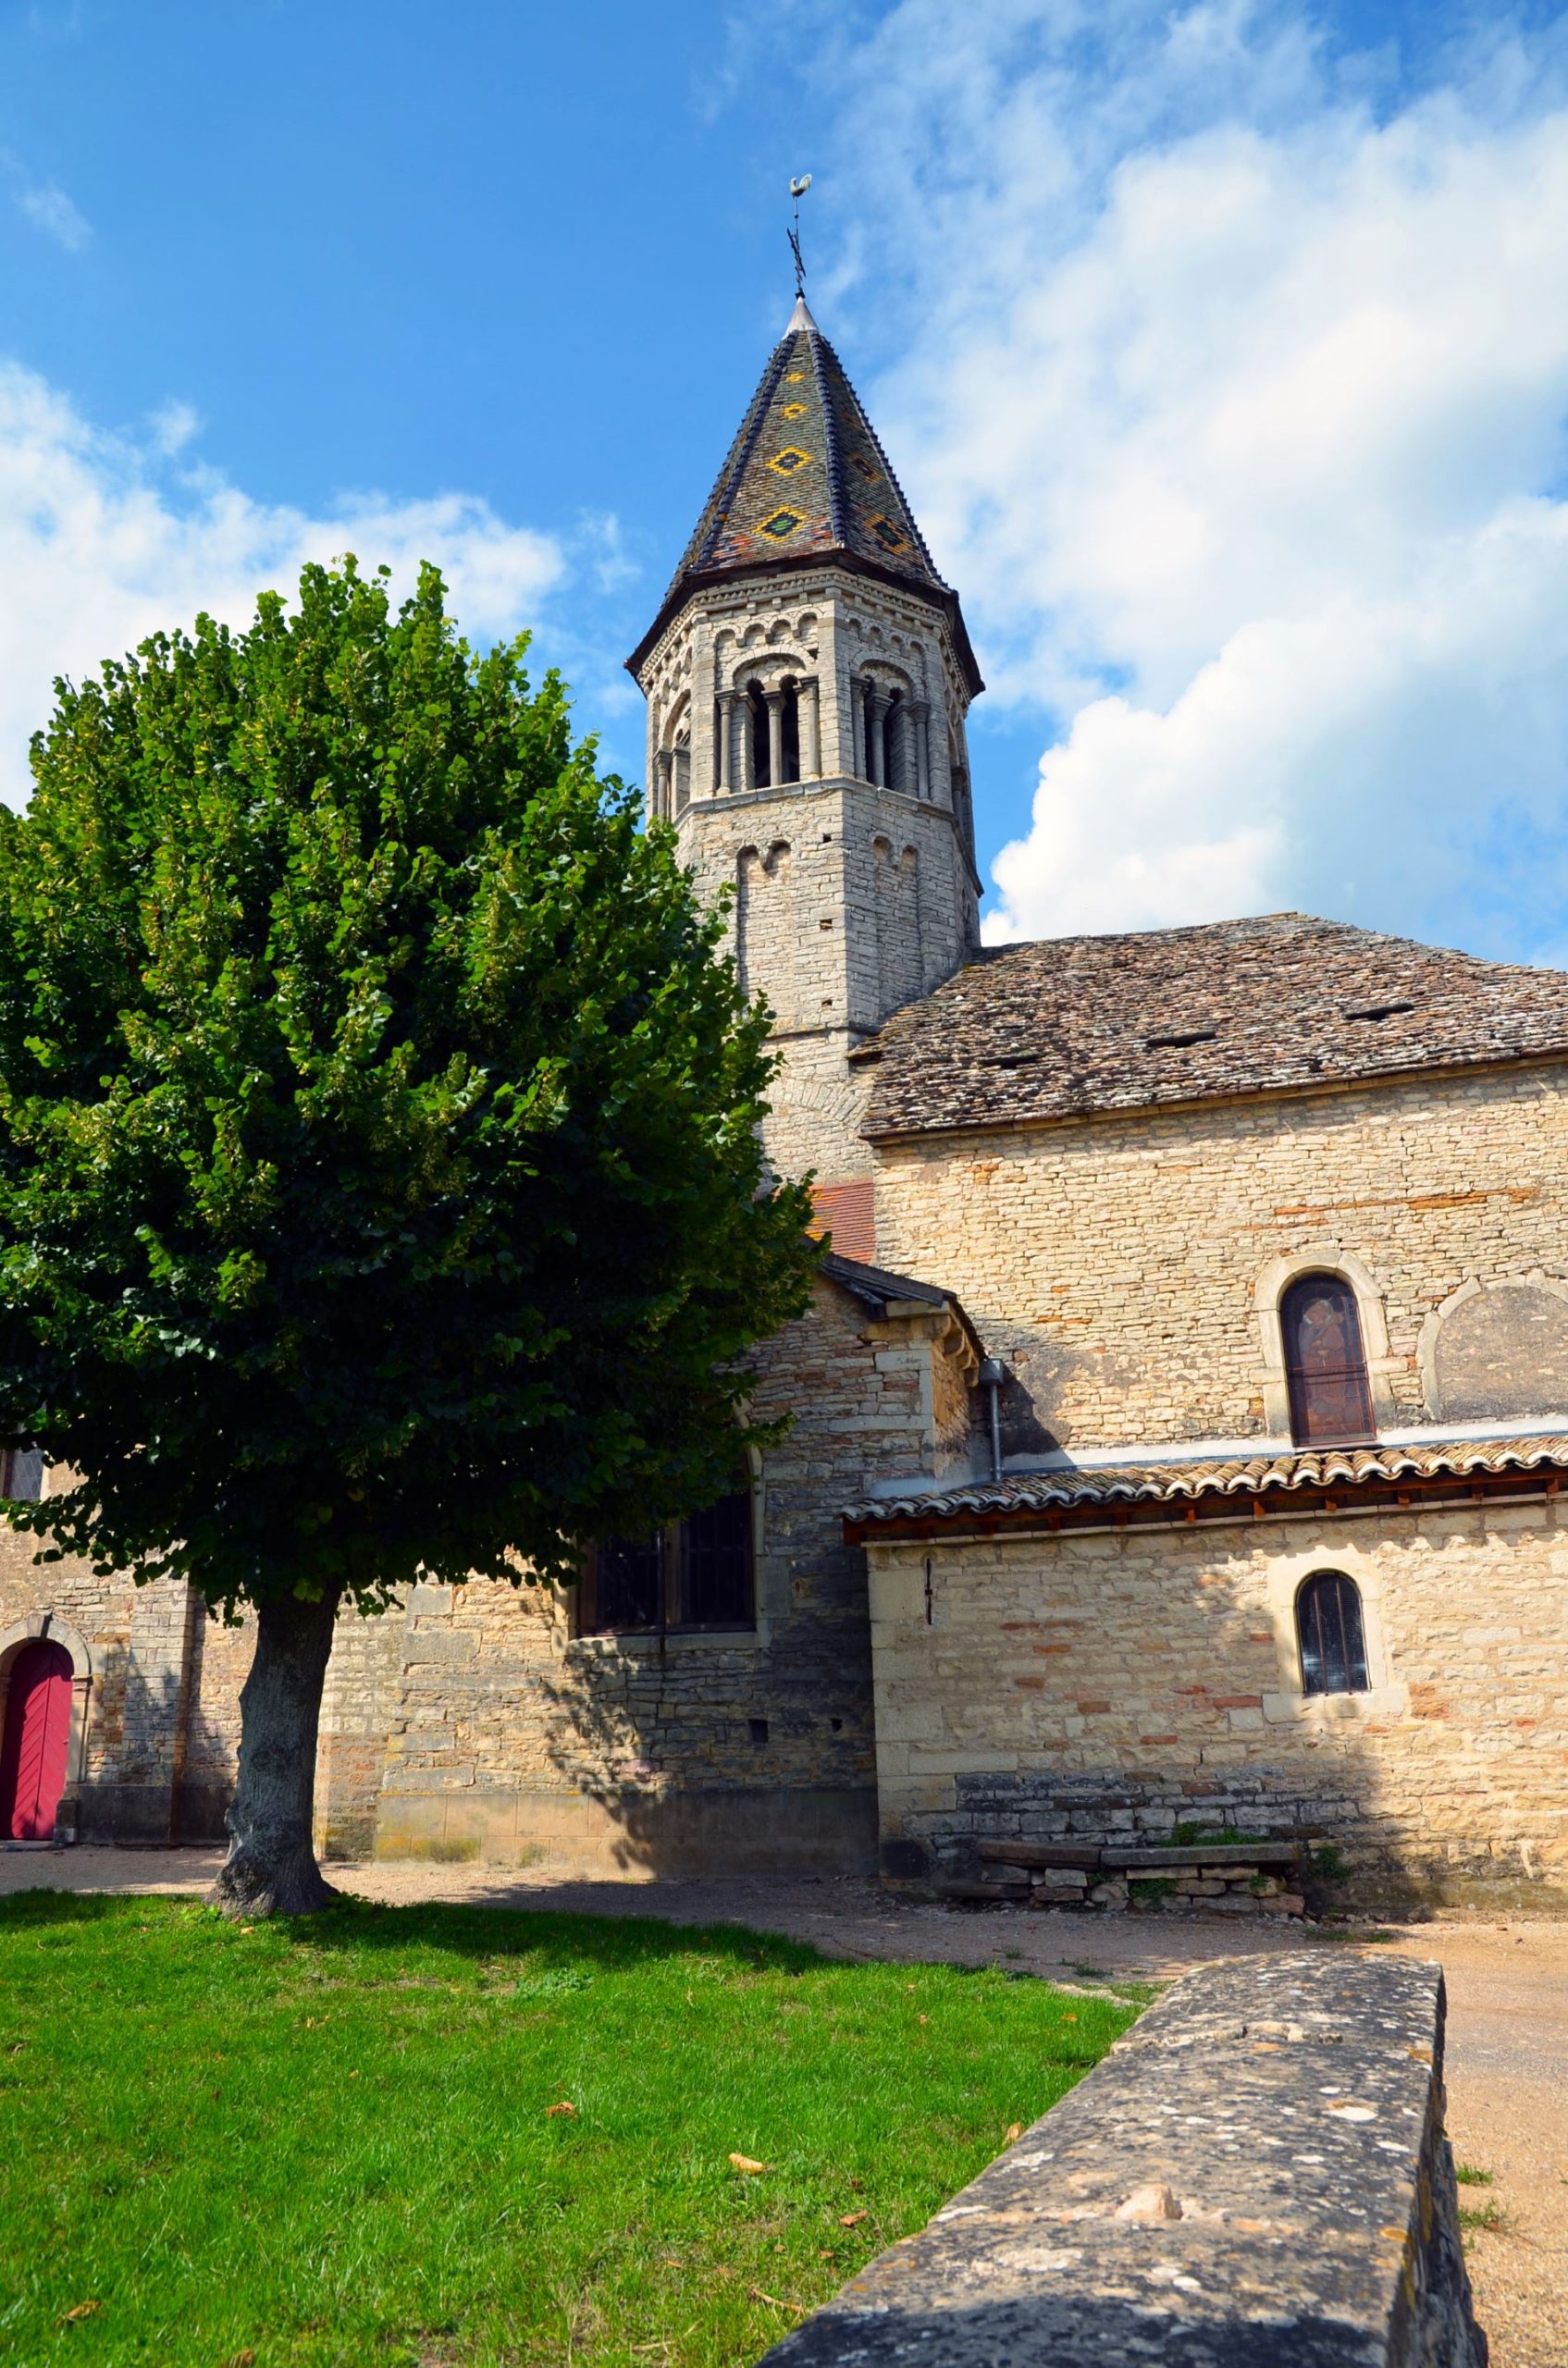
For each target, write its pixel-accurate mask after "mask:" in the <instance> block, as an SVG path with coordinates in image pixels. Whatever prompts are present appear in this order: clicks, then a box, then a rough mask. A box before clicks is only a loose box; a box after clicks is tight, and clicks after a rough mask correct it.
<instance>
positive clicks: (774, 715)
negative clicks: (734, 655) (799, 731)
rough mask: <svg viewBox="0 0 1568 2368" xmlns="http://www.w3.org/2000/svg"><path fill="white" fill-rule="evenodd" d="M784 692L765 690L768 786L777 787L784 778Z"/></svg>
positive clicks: (763, 701)
mask: <svg viewBox="0 0 1568 2368" xmlns="http://www.w3.org/2000/svg"><path fill="white" fill-rule="evenodd" d="M762 704H763V706H764V707H765V708H766V709H767V710H768V786H769V787H770V788H771V789H777V788H778V786H779V783H781V782H782V781H783V779H784V693H783V692H782V691H780V690H772V691H764V692H763V694H762Z"/></svg>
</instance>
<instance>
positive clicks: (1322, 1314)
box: [1279, 1275, 1373, 1447]
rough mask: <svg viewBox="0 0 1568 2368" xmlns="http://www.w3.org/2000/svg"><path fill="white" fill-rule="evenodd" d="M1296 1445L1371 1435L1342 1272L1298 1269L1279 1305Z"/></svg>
mask: <svg viewBox="0 0 1568 2368" xmlns="http://www.w3.org/2000/svg"><path fill="white" fill-rule="evenodd" d="M1279 1324H1280V1328H1281V1330H1282V1332H1283V1333H1284V1336H1285V1374H1286V1378H1287V1381H1288V1382H1289V1385H1290V1428H1291V1430H1292V1432H1293V1434H1294V1436H1295V1441H1296V1445H1297V1446H1298V1447H1317V1446H1327V1445H1332V1446H1338V1447H1343V1446H1347V1445H1352V1444H1353V1443H1354V1442H1356V1441H1358V1440H1366V1439H1370V1438H1371V1437H1372V1436H1373V1432H1372V1400H1371V1394H1370V1392H1369V1390H1368V1388H1367V1380H1366V1357H1365V1353H1364V1351H1363V1348H1362V1345H1361V1318H1360V1316H1359V1314H1357V1312H1356V1303H1355V1293H1354V1291H1353V1290H1352V1289H1351V1286H1350V1284H1349V1283H1348V1282H1346V1280H1345V1278H1344V1277H1343V1276H1342V1275H1303V1277H1301V1279H1300V1281H1299V1282H1294V1283H1292V1284H1291V1285H1290V1289H1289V1290H1288V1291H1287V1292H1286V1294H1285V1296H1284V1299H1283V1300H1282V1301H1280V1306H1279Z"/></svg>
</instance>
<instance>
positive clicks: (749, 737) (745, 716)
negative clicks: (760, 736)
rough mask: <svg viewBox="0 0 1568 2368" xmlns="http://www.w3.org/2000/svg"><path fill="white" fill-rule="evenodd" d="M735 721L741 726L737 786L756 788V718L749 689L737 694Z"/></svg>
mask: <svg viewBox="0 0 1568 2368" xmlns="http://www.w3.org/2000/svg"><path fill="white" fill-rule="evenodd" d="M735 721H736V722H737V723H738V724H739V726H740V761H739V763H738V764H737V765H736V767H735V787H736V788H737V789H741V790H746V789H755V788H757V786H758V781H757V742H756V739H755V738H754V736H753V732H752V725H753V722H754V721H755V718H754V716H753V712H752V706H751V693H750V691H749V690H743V691H737V693H736V694H735Z"/></svg>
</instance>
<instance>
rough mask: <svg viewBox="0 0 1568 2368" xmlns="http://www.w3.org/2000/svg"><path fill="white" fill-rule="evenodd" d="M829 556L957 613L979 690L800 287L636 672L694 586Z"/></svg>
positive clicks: (928, 560) (940, 587)
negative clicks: (929, 597) (915, 589)
mask: <svg viewBox="0 0 1568 2368" xmlns="http://www.w3.org/2000/svg"><path fill="white" fill-rule="evenodd" d="M826 558H838V559H841V560H842V561H845V562H846V564H847V565H849V566H851V567H853V568H855V569H856V570H857V571H858V572H862V573H871V574H875V575H879V576H882V577H883V578H885V579H886V580H888V581H889V582H892V583H895V584H903V585H908V586H914V587H918V588H919V589H920V590H922V591H924V592H926V593H927V594H928V595H932V596H934V597H935V598H937V599H938V600H939V601H940V602H941V603H942V604H943V606H944V607H945V608H946V609H947V610H948V611H950V613H951V615H952V618H953V622H954V624H955V628H956V637H957V641H958V643H959V644H960V646H961V648H962V652H963V657H964V662H965V665H966V667H967V668H968V669H969V670H970V671H971V672H974V687H975V688H977V689H978V687H979V682H980V678H979V674H978V672H975V671H974V660H973V656H972V653H971V652H970V651H969V640H968V636H967V635H966V634H965V633H964V629H963V623H962V619H961V617H960V616H959V615H958V606H957V598H956V597H955V595H954V594H953V592H952V591H951V590H950V589H949V588H948V586H946V585H945V583H944V582H943V580H942V578H941V576H940V575H938V573H937V572H936V569H935V566H934V565H933V563H932V556H931V553H930V551H929V550H928V549H926V544H925V538H924V536H922V535H921V533H920V528H919V526H918V525H917V524H916V523H915V519H914V515H913V512H911V511H910V508H909V505H908V503H907V500H906V499H905V497H904V492H903V489H902V487H900V485H899V483H898V480H897V478H896V477H895V475H894V474H893V470H892V468H891V467H890V465H889V463H888V459H887V455H886V453H885V452H884V451H883V448H882V444H881V441H880V439H879V438H878V436H877V433H876V430H875V429H874V428H873V427H872V425H871V424H870V420H869V419H868V418H867V416H866V413H865V411H864V409H863V407H862V405H861V402H860V399H859V397H858V395H857V393H856V392H855V389H854V388H853V387H852V386H851V385H850V383H849V378H848V376H847V374H846V371H845V367H844V364H843V363H842V362H841V361H840V360H839V358H838V356H837V354H836V353H835V352H834V351H833V347H832V346H831V345H830V344H829V343H828V340H827V339H826V338H825V337H824V336H823V335H822V333H821V329H820V328H819V327H817V324H816V322H815V320H814V319H813V318H812V315H811V311H810V308H809V305H808V304H807V302H806V299H805V297H804V296H797V297H796V302H795V310H794V312H793V313H792V314H790V318H789V323H788V326H787V327H786V328H785V330H784V336H783V337H782V338H781V339H780V340H779V342H778V344H777V345H776V346H775V347H774V348H773V351H772V353H771V354H770V355H769V357H768V363H767V366H766V368H765V369H764V371H763V373H762V376H761V379H760V381H759V384H758V388H757V391H756V393H755V394H754V395H753V396H752V399H751V401H750V403H749V404H748V405H747V412H746V416H745V417H744V419H743V420H742V421H741V424H740V429H739V432H738V433H737V435H736V437H735V441H734V443H733V444H732V445H731V447H730V450H729V454H728V457H727V458H726V460H725V462H724V465H723V467H722V469H721V470H720V472H719V475H718V479H717V481H716V483H715V485H714V487H713V490H712V492H711V493H710V495H709V497H708V499H707V501H706V503H705V504H704V506H703V510H702V514H701V516H700V517H699V518H698V522H697V526H696V529H695V531H694V532H693V535H692V536H691V540H690V541H689V542H688V543H687V545H686V548H685V552H684V553H683V555H682V559H681V563H680V565H679V567H678V568H677V569H676V570H675V573H674V576H673V579H672V581H671V584H670V587H669V590H668V591H667V592H666V594H665V596H664V598H663V600H662V601H661V604H660V610H659V614H658V616H657V617H656V618H655V620H654V622H653V623H652V625H651V626H650V627H649V629H648V633H647V634H646V635H644V637H643V639H642V641H641V642H640V643H639V645H638V647H637V649H636V651H635V652H634V654H633V657H632V659H631V660H630V663H631V665H632V667H633V669H634V671H635V670H636V667H637V666H638V665H639V664H640V663H641V661H642V659H643V658H644V656H645V655H646V654H647V652H648V650H649V649H650V648H652V646H653V644H654V642H655V641H656V640H657V639H658V636H659V635H660V634H661V632H662V631H663V629H664V626H665V625H666V623H668V622H669V620H670V618H671V616H672V615H673V613H674V611H675V610H676V609H677V608H678V607H679V605H680V603H681V601H682V600H683V599H685V597H686V595H687V593H688V592H691V591H693V590H695V589H696V588H697V587H698V586H701V585H707V584H712V583H716V582H719V581H722V579H723V578H724V577H725V576H728V575H735V574H741V573H748V572H750V571H753V570H757V569H760V568H776V567H779V566H785V567H793V566H798V565H802V564H808V563H809V562H811V561H821V560H822V559H826Z"/></svg>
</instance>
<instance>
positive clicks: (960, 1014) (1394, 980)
mask: <svg viewBox="0 0 1568 2368" xmlns="http://www.w3.org/2000/svg"><path fill="white" fill-rule="evenodd" d="M1558 1053H1562V1054H1568V975H1565V974H1564V973H1563V972H1562V971H1559V970H1537V969H1529V968H1525V967H1524V966H1523V965H1521V964H1517V963H1503V962H1483V961H1481V960H1479V959H1477V958H1476V957H1475V956H1473V955H1469V954H1458V953H1454V952H1452V951H1451V950H1450V949H1449V948H1447V947H1444V946H1433V945H1421V944H1416V943H1415V942H1414V940H1413V939H1410V938H1403V937H1389V936H1385V935H1382V934H1381V933H1379V932H1378V931H1373V930H1365V929H1356V928H1352V926H1351V925H1350V924H1349V923H1348V922H1343V921H1327V920H1318V919H1314V918H1313V917H1312V916H1311V915H1310V914H1305V913H1268V914H1265V915H1264V916H1262V917H1261V918H1259V919H1250V920H1237V921H1218V922H1214V923H1208V924H1204V925H1203V926H1201V927H1197V928H1191V929H1168V930H1146V931H1136V932H1134V933H1131V934H1130V935H1125V936H1115V937H1063V938H1044V939H1041V940H1039V941H1037V942H1034V943H1031V944H1022V945H1005V946H997V947H994V948H987V949H985V951H984V952H982V954H981V955H980V956H978V957H977V958H976V959H975V960H973V961H971V962H970V963H969V964H968V965H966V967H965V968H963V969H961V970H960V971H958V972H957V975H956V976H955V977H954V978H952V979H949V980H948V981H946V982H945V985H943V986H940V987H938V988H937V989H936V991H935V993H932V994H930V995H927V996H925V997H924V998H923V999H922V1000H921V1001H920V1002H919V1003H915V1004H910V1005H907V1006H906V1007H905V1009H904V1010H902V1011H900V1012H896V1013H895V1014H894V1016H893V1018H891V1019H889V1020H887V1021H886V1022H885V1023H884V1024H883V1028H882V1030H881V1031H880V1033H879V1034H878V1035H877V1036H876V1038H875V1039H873V1040H872V1042H870V1045H868V1046H867V1047H866V1048H864V1049H863V1050H862V1051H861V1052H860V1053H858V1055H855V1056H854V1057H855V1059H856V1061H857V1063H863V1062H870V1063H874V1064H875V1067H874V1079H873V1085H872V1092H871V1096H870V1110H869V1113H868V1116H867V1120H866V1125H865V1128H864V1132H865V1133H866V1134H867V1135H868V1136H869V1137H870V1138H871V1139H872V1140H873V1141H874V1140H875V1139H877V1138H878V1137H883V1136H896V1135H909V1134H926V1133H932V1132H936V1131H940V1130H943V1129H950V1128H958V1127H964V1128H968V1127H997V1126H1018V1125H1020V1124H1023V1123H1027V1122H1028V1121H1029V1120H1031V1119H1058V1118H1068V1117H1075V1116H1086V1115H1088V1114H1090V1113H1093V1112H1101V1111H1111V1110H1134V1109H1145V1108H1149V1107H1155V1106H1159V1105H1163V1104H1175V1103H1191V1102H1204V1101H1213V1100H1225V1099H1229V1098H1233V1097H1235V1096H1236V1095H1239V1094H1253V1093H1266V1092H1288V1091H1291V1090H1300V1089H1303V1088H1307V1089H1310V1088H1312V1087H1314V1086H1325V1085H1337V1084H1342V1083H1347V1082H1352V1081H1356V1080H1362V1079H1375V1078H1385V1077H1396V1076H1398V1075H1399V1074H1400V1073H1401V1071H1418V1070H1426V1069H1433V1068H1464V1067H1477V1066H1482V1065H1485V1064H1487V1063H1488V1062H1498V1061H1505V1060H1513V1059H1518V1058H1521V1057H1528V1056H1531V1055H1550V1054H1558Z"/></svg>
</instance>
